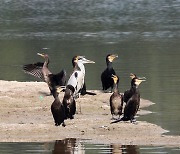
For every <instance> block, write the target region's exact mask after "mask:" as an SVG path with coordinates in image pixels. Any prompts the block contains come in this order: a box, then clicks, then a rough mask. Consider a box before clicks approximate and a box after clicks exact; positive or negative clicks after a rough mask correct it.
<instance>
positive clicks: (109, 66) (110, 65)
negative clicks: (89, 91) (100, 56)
mask: <svg viewBox="0 0 180 154" xmlns="http://www.w3.org/2000/svg"><path fill="white" fill-rule="evenodd" d="M106 64H107V68H108V69H112V68H113V66H112V62H110V61H106Z"/></svg>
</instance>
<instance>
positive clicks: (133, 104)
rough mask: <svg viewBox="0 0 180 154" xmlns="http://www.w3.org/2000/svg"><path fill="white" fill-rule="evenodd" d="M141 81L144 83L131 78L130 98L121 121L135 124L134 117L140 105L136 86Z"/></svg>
mask: <svg viewBox="0 0 180 154" xmlns="http://www.w3.org/2000/svg"><path fill="white" fill-rule="evenodd" d="M142 81H146V80H143V79H139V78H133V79H132V82H131V89H130V91H132V96H131V98H129V100H128V101H127V103H126V105H125V108H124V116H123V118H122V120H123V121H128V120H130V121H131V122H135V121H136V119H135V115H136V113H137V111H138V109H139V105H140V92H139V90H138V86H139V85H140V83H141V82H142Z"/></svg>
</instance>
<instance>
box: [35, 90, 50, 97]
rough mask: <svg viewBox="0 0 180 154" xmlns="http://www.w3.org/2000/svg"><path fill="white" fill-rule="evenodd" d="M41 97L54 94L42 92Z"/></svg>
mask: <svg viewBox="0 0 180 154" xmlns="http://www.w3.org/2000/svg"><path fill="white" fill-rule="evenodd" d="M38 93H39V94H40V95H42V96H52V94H50V93H47V92H43V91H40V92H38Z"/></svg>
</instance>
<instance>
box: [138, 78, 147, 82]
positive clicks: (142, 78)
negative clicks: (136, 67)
mask: <svg viewBox="0 0 180 154" xmlns="http://www.w3.org/2000/svg"><path fill="white" fill-rule="evenodd" d="M138 79H140V80H144V81H146V77H138Z"/></svg>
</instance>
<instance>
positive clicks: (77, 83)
mask: <svg viewBox="0 0 180 154" xmlns="http://www.w3.org/2000/svg"><path fill="white" fill-rule="evenodd" d="M75 62H76V63H77V65H76V66H75V68H74V70H73V73H72V74H71V76H70V78H69V80H68V82H67V85H72V86H73V87H74V89H75V91H74V96H75V97H78V96H79V94H80V93H81V90H82V88H83V85H84V78H85V67H84V64H85V63H95V62H94V61H91V60H88V59H86V58H85V57H84V56H77V57H76V59H75Z"/></svg>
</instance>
